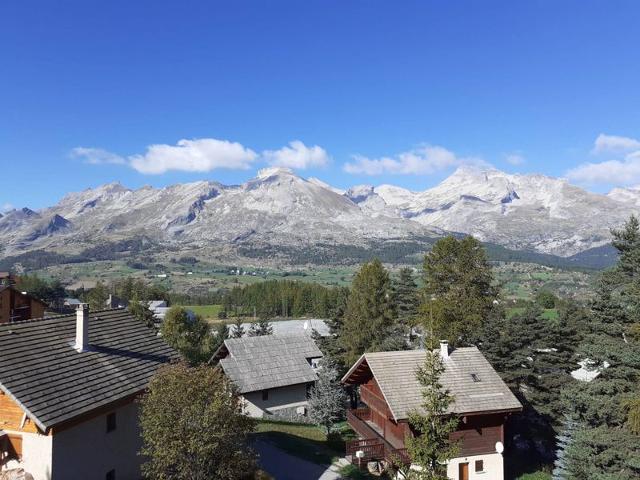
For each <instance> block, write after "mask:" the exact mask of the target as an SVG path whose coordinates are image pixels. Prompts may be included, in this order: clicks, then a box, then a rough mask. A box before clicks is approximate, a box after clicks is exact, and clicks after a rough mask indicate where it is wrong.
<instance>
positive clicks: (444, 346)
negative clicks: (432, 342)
mask: <svg viewBox="0 0 640 480" xmlns="http://www.w3.org/2000/svg"><path fill="white" fill-rule="evenodd" d="M440 357H441V358H442V360H446V359H447V358H449V342H447V341H446V340H440Z"/></svg>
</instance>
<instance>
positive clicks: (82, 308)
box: [74, 303, 89, 352]
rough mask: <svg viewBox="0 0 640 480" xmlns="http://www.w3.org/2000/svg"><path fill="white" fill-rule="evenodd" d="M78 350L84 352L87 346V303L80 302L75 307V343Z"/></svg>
mask: <svg viewBox="0 0 640 480" xmlns="http://www.w3.org/2000/svg"><path fill="white" fill-rule="evenodd" d="M74 347H75V349H76V350H77V351H78V352H86V351H87V349H88V347H89V305H87V304H86V303H81V304H79V305H78V306H77V307H76V344H75V346H74Z"/></svg>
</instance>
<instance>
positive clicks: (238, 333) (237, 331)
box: [231, 317, 244, 338]
mask: <svg viewBox="0 0 640 480" xmlns="http://www.w3.org/2000/svg"><path fill="white" fill-rule="evenodd" d="M243 336H244V325H242V318H240V317H238V318H236V321H235V322H234V324H233V329H232V330H231V338H242V337H243Z"/></svg>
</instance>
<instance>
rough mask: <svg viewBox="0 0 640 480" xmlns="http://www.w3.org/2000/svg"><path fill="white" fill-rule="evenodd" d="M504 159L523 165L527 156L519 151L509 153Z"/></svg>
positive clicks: (513, 163) (512, 163)
mask: <svg viewBox="0 0 640 480" xmlns="http://www.w3.org/2000/svg"><path fill="white" fill-rule="evenodd" d="M504 159H505V160H506V161H507V163H510V164H511V165H516V166H517V165H522V164H523V163H524V162H525V158H524V157H523V156H522V155H520V154H519V153H510V154H508V155H505V157H504Z"/></svg>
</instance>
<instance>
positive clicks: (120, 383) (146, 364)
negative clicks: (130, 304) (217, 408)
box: [0, 305, 179, 480]
mask: <svg viewBox="0 0 640 480" xmlns="http://www.w3.org/2000/svg"><path fill="white" fill-rule="evenodd" d="M178 358H179V355H178V354H177V352H175V351H174V350H173V349H172V348H171V347H169V346H168V345H167V344H166V343H164V341H163V340H162V339H161V338H159V337H158V336H157V335H156V334H155V332H154V331H153V330H151V329H149V328H147V327H145V326H144V325H143V324H142V323H140V321H138V320H136V319H134V318H133V317H131V316H130V315H129V313H127V311H126V310H103V311H97V312H91V313H89V310H88V308H86V305H84V306H83V305H81V306H79V307H78V310H77V312H76V313H75V314H72V315H63V316H57V317H52V318H45V319H42V320H38V321H25V322H17V323H11V324H7V325H0V366H1V368H0V471H7V470H15V471H16V473H17V472H18V471H20V470H24V471H25V472H27V473H29V474H31V475H32V476H33V478H34V480H93V479H97V480H103V479H104V480H116V479H117V480H139V479H140V478H141V473H140V465H141V462H142V458H141V457H140V455H138V452H139V450H140V447H141V436H140V431H139V426H138V405H137V403H136V402H135V400H136V399H137V398H138V396H139V395H140V394H141V393H143V392H144V391H145V389H146V388H147V385H148V383H149V381H150V380H151V378H152V377H153V375H154V374H155V372H156V371H157V369H158V368H159V367H160V366H162V365H163V364H165V363H167V362H170V361H172V360H176V359H178ZM10 478H11V477H10Z"/></svg>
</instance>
